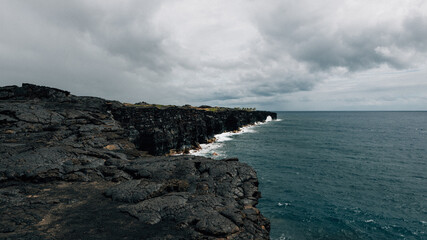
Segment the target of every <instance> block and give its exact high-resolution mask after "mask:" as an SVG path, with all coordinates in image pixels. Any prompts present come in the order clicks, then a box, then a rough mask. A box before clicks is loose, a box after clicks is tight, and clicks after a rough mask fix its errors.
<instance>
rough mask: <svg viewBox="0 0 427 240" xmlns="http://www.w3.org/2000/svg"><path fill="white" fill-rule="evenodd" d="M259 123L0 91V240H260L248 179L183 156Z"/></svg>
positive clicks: (243, 116) (258, 115)
mask: <svg viewBox="0 0 427 240" xmlns="http://www.w3.org/2000/svg"><path fill="white" fill-rule="evenodd" d="M267 116H271V117H272V118H273V119H275V118H276V114H275V113H272V112H266V111H255V110H252V109H230V108H219V107H210V106H201V107H192V106H181V107H178V106H164V105H154V104H147V103H137V104H126V103H120V102H118V101H110V100H105V99H101V98H96V97H81V96H74V95H72V94H70V93H69V92H67V91H64V90H60V89H55V88H49V87H43V86H37V85H32V84H23V85H22V86H21V87H18V86H6V87H1V88H0V215H1V219H0V239H221V238H222V239H269V229H270V226H269V221H268V219H266V218H265V217H264V216H263V215H262V214H261V213H260V211H259V210H258V209H257V208H256V205H257V203H258V199H259V198H260V197H261V193H260V192H259V190H258V179H257V176H256V172H255V171H254V170H253V169H252V168H251V167H250V166H248V165H247V164H244V163H241V162H239V161H238V159H236V158H230V159H223V160H213V159H209V158H204V157H197V156H192V155H188V154H185V153H186V152H188V150H189V149H194V148H197V147H198V146H199V144H202V143H207V142H208V141H210V140H211V139H212V138H213V137H214V135H215V134H218V133H221V132H224V131H235V130H238V129H239V128H240V127H242V126H245V125H248V124H253V123H255V122H259V121H264V120H265V119H266V118H267ZM176 153H180V154H176Z"/></svg>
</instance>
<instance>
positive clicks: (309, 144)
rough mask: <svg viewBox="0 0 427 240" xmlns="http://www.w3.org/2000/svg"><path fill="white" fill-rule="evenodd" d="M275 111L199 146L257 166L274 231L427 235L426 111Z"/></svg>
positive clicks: (289, 234)
mask: <svg viewBox="0 0 427 240" xmlns="http://www.w3.org/2000/svg"><path fill="white" fill-rule="evenodd" d="M278 119H280V120H279V121H271V122H268V123H266V124H261V125H258V126H255V127H252V128H249V129H245V130H244V131H243V133H241V134H223V135H220V136H219V141H218V142H217V143H215V144H213V145H208V146H205V148H204V150H202V151H201V152H199V153H196V154H201V155H205V156H210V157H215V158H222V157H238V158H239V159H240V161H241V162H245V163H248V164H249V165H251V166H252V167H254V168H255V170H256V171H257V173H258V178H259V180H260V190H261V192H262V199H260V202H259V204H258V208H259V209H260V210H261V212H262V213H263V214H264V215H265V216H266V217H268V218H269V219H270V220H271V237H272V239H427V112H279V114H278ZM214 152H215V155H213V153H214ZM216 154H218V155H216Z"/></svg>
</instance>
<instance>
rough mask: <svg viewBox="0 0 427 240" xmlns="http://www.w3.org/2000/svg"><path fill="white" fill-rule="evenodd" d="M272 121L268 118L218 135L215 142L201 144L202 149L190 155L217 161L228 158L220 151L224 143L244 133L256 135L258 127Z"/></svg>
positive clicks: (191, 151)
mask: <svg viewBox="0 0 427 240" xmlns="http://www.w3.org/2000/svg"><path fill="white" fill-rule="evenodd" d="M271 121H273V119H272V117H271V116H268V117H267V118H266V119H265V121H264V122H255V123H254V124H251V125H247V126H244V127H241V128H240V129H239V130H238V131H233V132H224V133H220V134H216V135H215V136H214V137H215V142H213V143H208V144H200V149H197V150H190V154H191V155H195V156H203V157H210V158H215V159H221V158H226V157H227V155H226V153H225V152H224V151H221V150H219V149H220V148H221V147H222V146H223V143H224V142H226V141H231V140H233V136H235V135H239V134H243V133H256V130H255V127H256V126H259V125H262V124H266V123H268V122H271Z"/></svg>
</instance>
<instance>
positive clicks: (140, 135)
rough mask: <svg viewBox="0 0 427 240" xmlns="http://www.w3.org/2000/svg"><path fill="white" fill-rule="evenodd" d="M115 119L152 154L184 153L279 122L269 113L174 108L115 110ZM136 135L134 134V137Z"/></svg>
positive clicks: (140, 146) (274, 115)
mask: <svg viewBox="0 0 427 240" xmlns="http://www.w3.org/2000/svg"><path fill="white" fill-rule="evenodd" d="M113 115H114V117H115V119H117V120H118V121H120V123H121V124H122V126H124V127H125V128H126V129H130V130H131V135H132V139H134V142H135V144H136V145H137V147H138V148H140V149H141V150H145V151H148V152H149V153H151V154H155V155H161V154H165V153H169V151H170V150H171V149H174V150H178V151H179V150H184V149H185V148H194V147H197V146H198V144H200V143H206V142H207V141H208V140H209V139H211V138H212V137H213V136H214V134H218V133H222V132H225V131H233V130H238V129H239V128H240V127H242V126H245V125H248V124H253V123H255V122H261V121H265V119H266V118H267V116H271V117H272V118H273V119H276V117H277V116H276V113H272V112H265V111H251V112H249V111H243V110H225V111H218V112H211V111H204V110H196V109H185V108H178V107H171V108H167V109H158V108H155V107H149V108H140V107H139V108H138V107H126V108H123V107H122V108H116V109H114V110H113ZM132 132H133V133H134V134H132Z"/></svg>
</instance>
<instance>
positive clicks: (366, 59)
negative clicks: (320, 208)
mask: <svg viewBox="0 0 427 240" xmlns="http://www.w3.org/2000/svg"><path fill="white" fill-rule="evenodd" d="M0 19H1V22H0V26H1V30H2V32H1V33H0V84H1V85H9V84H17V85H19V84H21V83H22V82H30V83H36V84H42V85H48V86H53V87H58V88H64V89H67V90H69V91H71V92H72V93H73V94H76V95H95V96H100V97H104V98H109V99H117V100H121V101H127V102H137V101H147V102H153V103H165V104H178V105H182V104H186V103H189V104H194V105H198V104H211V105H225V106H248V107H257V108H264V109H271V110H327V109H331V110H335V109H375V107H372V106H375V104H376V106H378V109H385V110H387V109H393V108H392V106H394V107H396V108H399V109H420V108H423V107H422V106H426V103H427V100H426V98H425V97H423V96H424V95H423V94H424V93H425V91H426V90H427V83H426V79H425V76H426V73H427V70H426V62H427V61H426V60H427V43H426V41H425V39H427V4H426V3H424V2H423V1H418V0H413V1H397V0H391V1H375V2H372V1H350V0H348V1H337V0H328V1H322V2H320V1H308V0H300V1H294V0H287V1H279V0H268V1H243V0H240V1H223V0H217V1H196V0H184V1H136V0H124V1H105V0H104V1H101V0H98V1H83V0H74V1H65V2H63V1H54V0H43V1H42V0H34V1H12V0H6V1H3V2H2V7H1V8H0ZM414 86H415V87H414ZM396 89H400V91H396ZM402 89H403V91H402ZM424 109H425V107H424Z"/></svg>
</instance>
